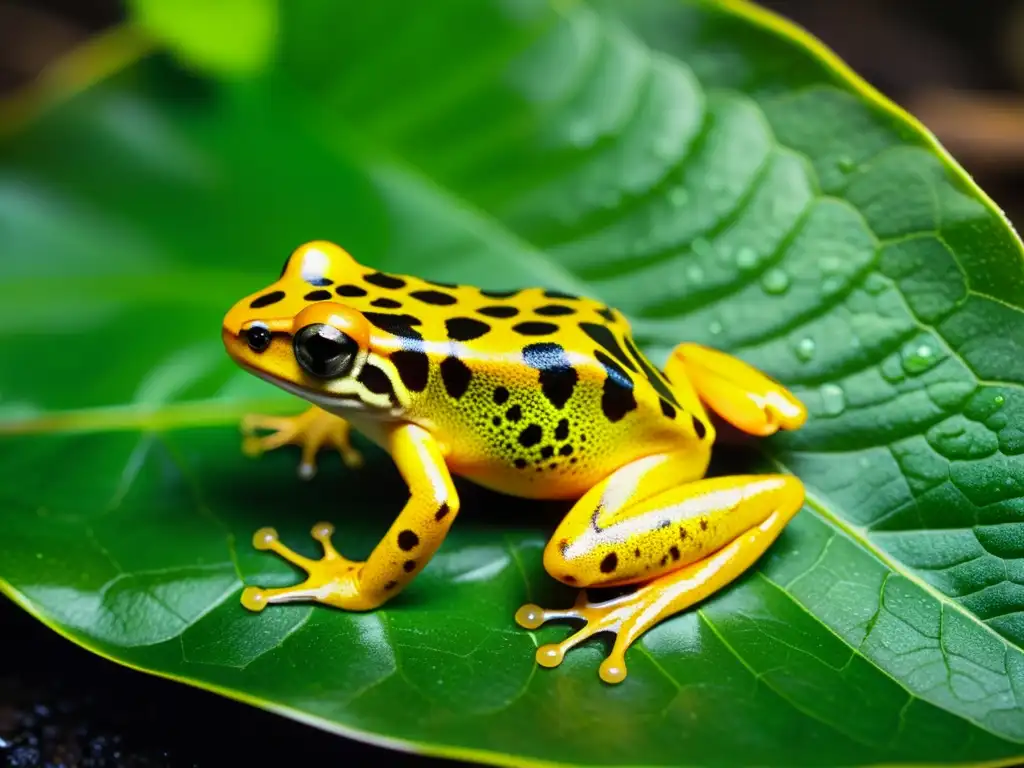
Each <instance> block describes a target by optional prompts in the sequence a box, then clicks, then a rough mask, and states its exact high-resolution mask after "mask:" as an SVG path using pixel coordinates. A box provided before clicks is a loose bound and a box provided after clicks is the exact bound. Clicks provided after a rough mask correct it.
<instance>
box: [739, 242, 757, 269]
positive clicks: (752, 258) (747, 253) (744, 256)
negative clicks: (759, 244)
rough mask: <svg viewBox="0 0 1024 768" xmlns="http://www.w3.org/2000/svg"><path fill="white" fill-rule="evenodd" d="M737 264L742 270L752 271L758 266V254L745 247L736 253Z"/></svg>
mask: <svg viewBox="0 0 1024 768" xmlns="http://www.w3.org/2000/svg"><path fill="white" fill-rule="evenodd" d="M736 264H737V265H738V266H739V268H740V269H751V268H752V267H756V266H757V252H756V251H755V250H754V249H753V248H750V247H747V246H744V247H743V248H740V249H739V250H738V251H736Z"/></svg>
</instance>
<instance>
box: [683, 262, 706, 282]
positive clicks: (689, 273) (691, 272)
mask: <svg viewBox="0 0 1024 768" xmlns="http://www.w3.org/2000/svg"><path fill="white" fill-rule="evenodd" d="M686 279H687V280H689V281H690V282H691V283H699V282H701V281H702V280H703V279H704V270H703V269H701V268H700V267H698V266H697V265H696V264H691V265H690V266H688V267H687V268H686Z"/></svg>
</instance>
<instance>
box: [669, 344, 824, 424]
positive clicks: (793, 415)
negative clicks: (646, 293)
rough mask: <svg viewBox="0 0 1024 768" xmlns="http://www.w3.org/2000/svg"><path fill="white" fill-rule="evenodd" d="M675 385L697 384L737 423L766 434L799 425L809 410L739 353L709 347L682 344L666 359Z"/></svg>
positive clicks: (710, 403) (700, 391)
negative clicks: (739, 355)
mask: <svg viewBox="0 0 1024 768" xmlns="http://www.w3.org/2000/svg"><path fill="white" fill-rule="evenodd" d="M665 375H666V376H667V377H668V379H669V381H671V382H672V383H673V384H674V385H676V386H678V387H680V388H684V387H686V382H689V383H690V384H692V385H693V388H694V389H696V390H697V395H698V396H699V397H700V399H701V400H703V401H704V402H705V403H706V404H707V405H708V407H710V408H711V410H713V411H714V412H715V413H717V414H718V415H719V416H721V417H722V418H723V419H725V420H726V421H728V422H729V423H730V424H732V425H733V426H734V427H736V428H737V429H741V430H743V431H744V432H746V433H748V434H751V435H758V436H761V437H765V436H767V435H771V434H774V433H775V432H776V431H778V430H779V429H797V428H799V427H800V426H802V425H803V423H804V422H805V421H806V420H807V411H806V410H805V408H804V406H803V405H802V404H801V403H800V401H799V400H797V399H796V398H795V397H794V396H793V394H792V393H791V392H789V390H787V389H786V388H785V387H783V386H782V385H781V384H779V383H778V382H777V381H773V380H772V379H770V378H769V377H768V376H766V375H765V374H763V373H761V372H760V371H759V370H757V369H756V368H754V367H753V366H750V365H748V364H747V363H745V362H743V361H742V360H740V359H739V358H736V357H733V356H732V355H729V354H726V353H725V352H719V351H718V350H715V349H711V348H710V347H704V346H701V345H700V344H680V345H679V346H677V347H676V348H675V349H674V350H673V351H672V355H671V356H670V357H669V359H668V363H667V364H666V365H665Z"/></svg>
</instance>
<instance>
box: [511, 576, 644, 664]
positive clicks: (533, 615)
mask: <svg viewBox="0 0 1024 768" xmlns="http://www.w3.org/2000/svg"><path fill="white" fill-rule="evenodd" d="M643 606H644V603H642V602H637V601H633V600H629V599H628V598H627V599H618V600H610V601H608V602H607V603H591V602H589V601H588V600H587V597H586V592H584V591H580V593H579V595H578V596H577V598H576V603H575V605H573V607H572V608H568V609H545V608H541V607H540V606H539V605H534V604H532V603H531V604H527V605H524V606H522V607H521V608H520V609H519V610H518V611H516V623H517V624H519V626H521V627H524V628H526V629H537V628H538V627H540V626H541V625H543V624H545V623H546V622H548V621H552V620H555V619H582V620H583V621H584V622H586V623H585V624H584V625H583V626H582V627H581V628H580V629H579V630H577V631H576V632H575V633H573V634H572V635H570V636H569V637H567V638H566V639H565V640H563V641H562V642H560V643H551V644H548V645H542V646H541V647H539V648H538V649H537V655H536V658H537V663H538V664H539V665H540V666H542V667H546V668H548V669H551V668H554V667H557V666H558V665H560V664H561V663H562V661H563V660H564V659H565V654H566V653H568V652H569V651H570V650H572V649H573V648H575V647H576V646H577V645H579V644H580V643H582V642H584V641H585V640H588V639H590V638H591V637H593V636H594V635H596V634H597V633H598V632H611V633H613V634H614V635H615V644H614V646H613V647H612V651H611V653H609V654H608V657H607V658H606V659H605V660H604V661H603V662H602V664H601V667H600V670H599V674H600V677H601V679H602V680H603V681H604V682H606V683H610V684H615V683H621V682H622V681H623V680H625V679H626V662H625V658H624V657H625V653H626V649H627V648H628V647H629V646H630V644H631V643H632V642H633V640H634V639H635V638H636V637H637V635H638V633H636V632H635V631H634V629H635V625H636V621H635V619H636V616H637V614H638V613H639V612H640V611H641V609H642V608H643Z"/></svg>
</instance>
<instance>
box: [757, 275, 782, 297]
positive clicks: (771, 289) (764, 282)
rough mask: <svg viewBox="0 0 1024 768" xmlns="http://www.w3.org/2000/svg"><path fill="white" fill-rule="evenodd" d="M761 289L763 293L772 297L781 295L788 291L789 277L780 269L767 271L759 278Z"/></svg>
mask: <svg viewBox="0 0 1024 768" xmlns="http://www.w3.org/2000/svg"><path fill="white" fill-rule="evenodd" d="M761 287H762V288H764V290H765V293H770V294H772V295H774V296H778V295H779V294H783V293H785V292H786V291H788V290H789V275H787V274H786V273H785V272H783V271H782V270H781V269H769V270H768V271H767V272H765V273H764V276H763V277H762V278H761Z"/></svg>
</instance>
